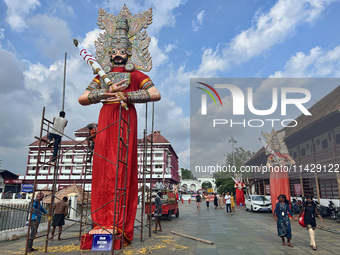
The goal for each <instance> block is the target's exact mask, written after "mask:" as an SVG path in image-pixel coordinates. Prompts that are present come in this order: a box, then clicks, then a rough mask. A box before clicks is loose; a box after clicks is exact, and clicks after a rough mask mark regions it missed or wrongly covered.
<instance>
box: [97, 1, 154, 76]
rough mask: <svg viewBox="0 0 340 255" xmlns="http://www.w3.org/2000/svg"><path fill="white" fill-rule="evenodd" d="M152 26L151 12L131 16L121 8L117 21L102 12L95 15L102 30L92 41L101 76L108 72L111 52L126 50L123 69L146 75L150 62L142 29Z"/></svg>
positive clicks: (125, 8)
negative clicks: (125, 61) (102, 70)
mask: <svg viewBox="0 0 340 255" xmlns="http://www.w3.org/2000/svg"><path fill="white" fill-rule="evenodd" d="M151 23H152V8H150V9H149V10H147V11H145V12H143V13H140V14H136V15H134V16H132V14H131V13H130V11H129V9H128V8H127V7H126V5H125V4H124V7H123V8H122V10H121V11H120V12H119V13H118V15H117V17H115V16H114V15H113V14H109V13H107V12H106V11H104V10H103V9H101V8H100V9H99V11H98V22H97V25H98V26H99V27H100V28H101V29H103V30H105V32H104V33H101V34H99V37H98V39H97V41H95V46H96V55H97V58H96V59H97V61H98V63H99V64H100V65H101V66H102V68H103V69H104V71H105V72H109V71H110V69H111V65H110V56H109V52H110V51H112V49H118V48H120V49H122V48H124V49H126V50H127V54H128V61H127V63H126V65H125V68H126V69H127V70H130V71H132V70H135V69H136V70H141V71H146V72H148V71H150V70H151V68H152V61H151V57H150V54H149V53H148V47H149V43H150V40H151V38H150V37H148V34H147V33H146V31H145V30H144V31H142V29H146V28H147V27H148V25H150V24H151Z"/></svg>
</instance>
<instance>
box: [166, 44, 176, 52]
mask: <svg viewBox="0 0 340 255" xmlns="http://www.w3.org/2000/svg"><path fill="white" fill-rule="evenodd" d="M173 49H177V42H176V43H175V44H170V43H169V44H168V45H165V53H169V52H170V51H172V50H173Z"/></svg>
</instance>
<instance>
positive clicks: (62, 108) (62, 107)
mask: <svg viewBox="0 0 340 255" xmlns="http://www.w3.org/2000/svg"><path fill="white" fill-rule="evenodd" d="M66 59H67V52H65V61H64V82H63V104H62V106H61V110H62V111H64V105H65V81H66Z"/></svg>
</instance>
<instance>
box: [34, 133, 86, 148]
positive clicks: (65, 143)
mask: <svg viewBox="0 0 340 255" xmlns="http://www.w3.org/2000/svg"><path fill="white" fill-rule="evenodd" d="M42 139H44V140H46V141H47V135H45V136H44V137H43V138H42ZM80 142H81V143H80ZM78 143H80V144H81V145H85V146H86V145H87V143H86V141H72V140H66V141H64V140H61V145H76V144H78ZM45 145H46V143H44V142H42V146H45ZM28 146H39V140H38V139H37V140H36V141H35V142H33V143H31V144H30V145H28Z"/></svg>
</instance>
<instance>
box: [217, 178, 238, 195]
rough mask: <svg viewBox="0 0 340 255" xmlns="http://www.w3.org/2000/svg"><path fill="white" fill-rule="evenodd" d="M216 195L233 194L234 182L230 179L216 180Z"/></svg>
mask: <svg viewBox="0 0 340 255" xmlns="http://www.w3.org/2000/svg"><path fill="white" fill-rule="evenodd" d="M216 185H217V187H218V188H217V193H220V194H222V193H227V192H230V193H231V192H233V193H234V194H235V188H234V181H233V179H231V178H218V179H217V180H216Z"/></svg>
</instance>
